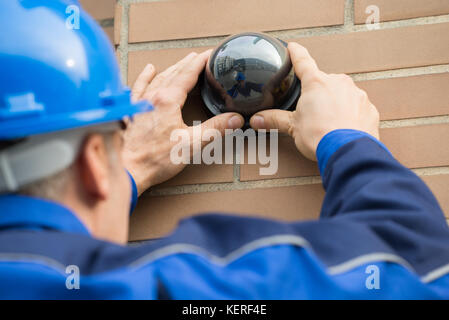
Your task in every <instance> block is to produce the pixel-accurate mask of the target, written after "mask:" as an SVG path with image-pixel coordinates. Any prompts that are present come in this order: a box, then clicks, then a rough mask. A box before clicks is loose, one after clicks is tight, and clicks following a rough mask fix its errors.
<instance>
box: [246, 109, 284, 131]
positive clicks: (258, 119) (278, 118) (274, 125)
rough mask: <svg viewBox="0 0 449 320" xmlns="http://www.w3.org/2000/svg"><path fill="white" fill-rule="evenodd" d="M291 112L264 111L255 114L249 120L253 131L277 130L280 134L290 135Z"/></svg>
mask: <svg viewBox="0 0 449 320" xmlns="http://www.w3.org/2000/svg"><path fill="white" fill-rule="evenodd" d="M292 116H293V112H291V111H285V110H275V109H273V110H265V111H261V112H258V113H256V114H255V115H254V116H252V117H251V119H250V125H251V127H252V128H253V129H256V130H259V129H266V130H270V129H278V130H279V132H281V133H286V134H290V129H291V122H292Z"/></svg>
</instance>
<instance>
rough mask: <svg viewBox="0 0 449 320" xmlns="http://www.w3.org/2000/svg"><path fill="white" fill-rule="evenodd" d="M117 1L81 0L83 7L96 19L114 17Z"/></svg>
mask: <svg viewBox="0 0 449 320" xmlns="http://www.w3.org/2000/svg"><path fill="white" fill-rule="evenodd" d="M115 3H116V0H80V4H81V6H82V7H83V9H84V10H86V11H87V12H89V14H90V15H91V16H93V17H94V18H95V19H96V20H104V19H110V18H113V17H114V10H115V9H114V6H115Z"/></svg>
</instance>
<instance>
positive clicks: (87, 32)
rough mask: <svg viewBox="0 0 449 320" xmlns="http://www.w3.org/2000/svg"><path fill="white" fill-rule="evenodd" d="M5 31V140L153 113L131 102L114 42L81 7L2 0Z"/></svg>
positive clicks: (0, 133) (0, 73)
mask: <svg viewBox="0 0 449 320" xmlns="http://www.w3.org/2000/svg"><path fill="white" fill-rule="evenodd" d="M78 12H79V14H78ZM0 30H1V32H0V140H11V139H17V138H22V137H26V136H31V135H36V134H42V133H48V132H54V131H60V130H67V129H72V128H78V127H82V126H88V125H97V124H101V123H106V122H113V121H118V120H121V119H123V118H126V117H128V116H132V115H134V114H136V113H139V112H145V111H150V110H152V109H153V108H152V106H151V105H150V104H149V103H148V102H139V103H132V102H131V94H130V90H129V89H128V88H127V87H125V86H123V84H122V81H121V78H120V72H119V66H118V63H117V61H116V57H115V54H114V50H113V48H112V45H111V44H110V42H109V39H108V38H107V36H106V35H105V34H104V32H103V31H102V29H101V28H100V26H99V25H98V24H97V23H96V22H95V20H93V19H92V18H91V17H90V16H89V15H88V14H87V13H86V12H85V11H84V10H82V8H81V7H80V6H79V3H78V1H74V0H7V1H4V0H3V1H0Z"/></svg>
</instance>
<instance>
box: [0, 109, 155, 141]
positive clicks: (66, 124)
mask: <svg viewBox="0 0 449 320" xmlns="http://www.w3.org/2000/svg"><path fill="white" fill-rule="evenodd" d="M152 110H154V108H153V106H152V105H151V103H150V102H148V101H146V100H145V101H140V102H137V103H130V104H128V105H124V106H115V107H114V108H97V109H91V110H88V111H80V112H75V113H70V114H58V115H52V116H45V115H42V117H41V118H40V119H39V120H36V119H32V120H31V121H27V119H26V118H22V119H17V121H11V122H10V123H8V124H2V128H0V140H15V139H20V138H25V137H28V136H33V135H37V134H45V133H51V132H56V131H63V130H70V129H75V128H80V127H85V126H92V125H98V124H102V123H108V122H113V121H119V120H123V119H124V118H127V117H132V116H134V115H136V114H139V113H144V112H150V111H152Z"/></svg>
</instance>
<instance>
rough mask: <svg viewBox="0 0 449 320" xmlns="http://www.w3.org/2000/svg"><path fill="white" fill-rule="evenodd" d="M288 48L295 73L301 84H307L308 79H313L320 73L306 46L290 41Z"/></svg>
mask: <svg viewBox="0 0 449 320" xmlns="http://www.w3.org/2000/svg"><path fill="white" fill-rule="evenodd" d="M288 50H289V52H290V57H291V60H292V64H293V67H294V69H295V73H296V75H297V76H298V78H299V79H300V80H301V81H302V82H303V84H307V82H308V80H309V79H314V78H316V77H317V76H318V75H320V74H321V73H322V72H321V71H320V69H318V66H317V64H316V62H315V60H314V59H313V58H312V57H311V56H310V54H309V51H307V49H306V48H304V47H303V46H301V45H300V44H298V43H296V42H290V43H289V44H288Z"/></svg>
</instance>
